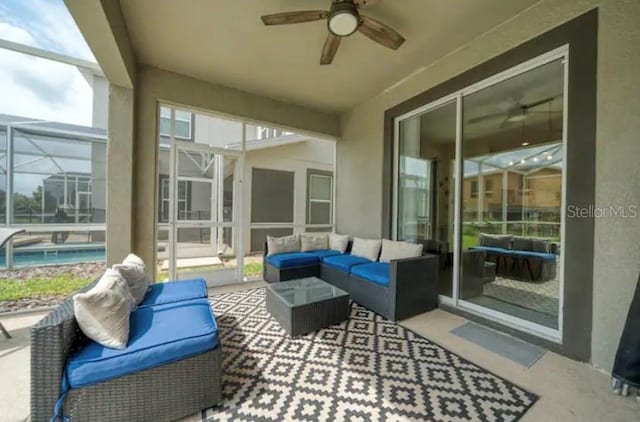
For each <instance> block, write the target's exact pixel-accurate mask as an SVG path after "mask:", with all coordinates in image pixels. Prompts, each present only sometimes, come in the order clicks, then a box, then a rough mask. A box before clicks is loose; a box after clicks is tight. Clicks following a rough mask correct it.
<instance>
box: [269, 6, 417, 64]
mask: <svg viewBox="0 0 640 422" xmlns="http://www.w3.org/2000/svg"><path fill="white" fill-rule="evenodd" d="M379 1H380V0H333V1H332V2H331V8H330V9H329V10H328V11H325V10H301V11H298V12H284V13H276V14H273V15H265V16H262V22H263V23H264V24H265V25H287V24H292V23H303V22H314V21H319V20H323V19H326V20H327V27H328V29H329V35H328V37H327V40H326V41H325V43H324V47H323V48H322V56H321V58H320V64H321V65H327V64H331V62H332V61H333V58H334V57H335V55H336V52H337V51H338V47H339V46H340V41H341V40H342V38H344V37H348V36H350V35H353V34H354V33H355V32H356V31H359V32H360V33H362V34H363V35H365V36H367V37H369V38H370V39H372V40H373V41H375V42H377V43H378V44H382V45H383V46H385V47H388V48H391V49H393V50H397V49H398V48H400V46H401V45H402V44H403V43H404V41H405V39H404V37H403V36H402V35H400V34H399V33H398V32H396V31H395V30H394V29H392V28H390V27H388V26H387V25H385V24H383V23H382V22H379V21H377V20H375V19H372V18H370V17H368V16H363V15H361V14H360V9H362V8H366V7H368V6H372V5H374V4H376V3H378V2H379Z"/></svg>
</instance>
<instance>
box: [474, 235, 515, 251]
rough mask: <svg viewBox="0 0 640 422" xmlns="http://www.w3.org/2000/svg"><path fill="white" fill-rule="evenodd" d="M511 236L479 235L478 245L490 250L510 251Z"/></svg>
mask: <svg viewBox="0 0 640 422" xmlns="http://www.w3.org/2000/svg"><path fill="white" fill-rule="evenodd" d="M512 238H513V236H511V235H493V234H485V233H482V234H480V244H481V245H482V246H490V247H492V248H502V249H511V239H512Z"/></svg>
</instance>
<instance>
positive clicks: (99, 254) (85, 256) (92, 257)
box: [0, 247, 105, 268]
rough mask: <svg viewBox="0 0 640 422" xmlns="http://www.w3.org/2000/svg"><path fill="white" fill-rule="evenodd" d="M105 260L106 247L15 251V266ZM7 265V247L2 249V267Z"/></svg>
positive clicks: (0, 262)
mask: <svg viewBox="0 0 640 422" xmlns="http://www.w3.org/2000/svg"><path fill="white" fill-rule="evenodd" d="M104 260H105V250H104V247H100V248H64V249H39V250H15V249H14V251H13V265H14V267H37V266H41V265H57V264H79V263H82V262H97V261H104ZM5 266H6V254H5V249H4V248H2V249H0V268H4V267H5Z"/></svg>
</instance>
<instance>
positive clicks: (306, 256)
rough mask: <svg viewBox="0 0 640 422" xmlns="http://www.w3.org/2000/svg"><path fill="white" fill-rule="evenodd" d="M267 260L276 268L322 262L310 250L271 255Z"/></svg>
mask: <svg viewBox="0 0 640 422" xmlns="http://www.w3.org/2000/svg"><path fill="white" fill-rule="evenodd" d="M266 261H267V262H268V263H269V264H271V265H273V266H274V267H276V268H293V267H304V266H306V265H316V264H318V263H319V262H320V260H319V259H318V257H317V256H314V255H312V254H310V253H308V252H284V253H278V254H275V255H269V256H267V258H266Z"/></svg>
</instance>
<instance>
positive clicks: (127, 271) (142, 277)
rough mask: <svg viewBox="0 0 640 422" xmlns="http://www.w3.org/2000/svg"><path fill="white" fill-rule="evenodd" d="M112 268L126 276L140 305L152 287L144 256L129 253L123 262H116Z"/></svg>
mask: <svg viewBox="0 0 640 422" xmlns="http://www.w3.org/2000/svg"><path fill="white" fill-rule="evenodd" d="M112 268H113V269H114V270H117V271H119V272H120V274H122V277H124V279H125V280H126V281H127V284H128V285H129V290H131V295H132V296H133V298H134V300H135V301H136V305H139V304H140V302H142V301H143V300H144V295H146V294H147V291H149V288H150V287H151V280H149V277H148V276H147V272H146V269H145V265H144V261H143V260H142V258H140V257H138V256H136V255H134V254H129V255H128V256H127V257H126V258H125V259H124V261H122V264H116V265H114V266H113V267H112Z"/></svg>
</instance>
